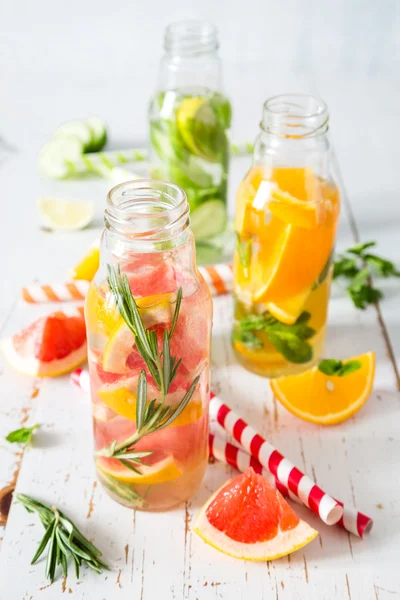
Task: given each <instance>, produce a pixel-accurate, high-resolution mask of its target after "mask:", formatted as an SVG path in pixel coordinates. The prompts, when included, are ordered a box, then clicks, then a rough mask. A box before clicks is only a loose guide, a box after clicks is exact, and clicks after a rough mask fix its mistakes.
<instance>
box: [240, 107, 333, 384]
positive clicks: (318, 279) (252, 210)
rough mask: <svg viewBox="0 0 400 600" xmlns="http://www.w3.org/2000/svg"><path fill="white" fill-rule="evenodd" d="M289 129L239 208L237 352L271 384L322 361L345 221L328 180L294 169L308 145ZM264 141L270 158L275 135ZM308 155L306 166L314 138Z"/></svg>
mask: <svg viewBox="0 0 400 600" xmlns="http://www.w3.org/2000/svg"><path fill="white" fill-rule="evenodd" d="M290 104H291V103H290ZM285 106H286V104H285ZM282 110H285V109H284V108H283V109H282ZM298 110H299V111H300V110H301V109H300V108H298ZM303 118H304V117H303ZM289 123H290V121H289ZM266 127H268V125H267V126H266ZM272 127H273V125H272ZM275 127H276V125H275ZM289 127H290V125H289V126H287V129H288V131H289V133H287V136H288V137H285V136H282V137H283V139H278V142H277V144H276V147H275V154H274V157H275V158H274V160H273V161H271V160H269V159H268V157H267V158H266V159H265V161H263V160H262V157H260V156H258V161H257V162H258V163H261V164H256V165H255V166H253V167H252V168H251V169H250V171H249V172H248V173H247V175H246V176H245V178H244V180H243V182H242V183H241V185H240V187H239V190H238V194H237V204H236V233H237V247H236V252H235V257H234V302H235V309H234V327H233V347H234V350H235V353H236V356H237V357H238V359H239V361H240V362H241V363H242V364H243V365H244V366H245V367H246V368H248V369H249V370H251V371H254V372H256V373H258V374H260V375H264V376H267V377H276V376H280V375H286V374H289V373H294V372H298V371H301V370H305V369H307V368H309V367H310V366H311V365H313V364H314V363H315V362H316V361H317V360H318V358H319V356H320V355H321V352H322V349H323V344H324V338H325V328H326V320H327V311H328V300H329V292H330V283H331V278H332V267H331V263H332V255H333V248H334V242H335V235H336V228H337V222H338V217H339V204H340V203H339V193H338V189H337V187H336V185H335V184H334V182H333V181H332V180H331V179H330V178H329V176H327V177H322V176H321V175H320V173H319V172H318V171H319V169H317V168H316V167H315V166H314V165H312V164H311V165H310V166H299V167H298V166H291V165H290V162H291V161H293V162H301V161H300V160H299V156H297V161H294V150H293V148H294V149H295V150H296V152H297V153H299V152H300V151H301V146H302V141H303V142H304V140H302V136H300V137H298V132H297V131H296V136H295V137H293V134H292V132H291V130H290V129H289ZM262 135H264V136H265V137H266V138H267V140H265V139H264V140H263V145H262V147H263V148H264V151H265V145H266V143H268V140H269V143H271V144H272V138H273V137H274V132H273V131H269V130H268V134H267V133H266V132H263V134H262ZM275 135H277V134H275ZM319 135H321V134H319V133H316V134H315V137H316V138H317V137H318V136H319ZM317 141H319V140H314V142H315V143H316V142H317ZM297 144H298V145H299V146H297ZM282 145H283V146H284V147H283V148H282ZM288 145H289V146H290V151H289V150H288ZM259 146H260V144H259ZM279 148H280V152H281V155H279ZM317 148H318V146H317ZM320 151H321V150H320ZM256 152H257V145H256ZM303 152H304V154H305V156H304V162H306V163H307V162H308V161H307V157H308V153H309V152H310V139H309V137H308V136H307V148H303ZM315 153H316V150H315V149H314V152H313V158H314V160H315ZM285 156H286V160H284V158H285ZM277 157H278V158H277ZM263 162H264V164H262V163H263ZM310 162H311V163H312V161H311V160H310ZM275 163H277V164H275ZM285 163H288V164H285ZM319 164H320V163H318V162H317V166H318V165H319ZM324 164H326V161H324ZM281 165H282V166H281Z"/></svg>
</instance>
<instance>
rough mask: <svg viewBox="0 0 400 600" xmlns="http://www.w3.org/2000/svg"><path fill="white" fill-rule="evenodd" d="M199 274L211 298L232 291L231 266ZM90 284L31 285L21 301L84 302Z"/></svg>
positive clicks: (206, 268)
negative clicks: (206, 284)
mask: <svg viewBox="0 0 400 600" xmlns="http://www.w3.org/2000/svg"><path fill="white" fill-rule="evenodd" d="M199 271H200V273H201V274H202V275H203V277H204V279H205V280H206V282H207V283H208V285H209V287H210V290H211V293H212V295H213V296H220V295H222V294H228V293H229V292H231V291H232V280H233V273H232V265H225V264H217V265H207V266H204V267H199ZM89 285H90V282H89V281H86V280H84V279H75V280H74V281H67V282H66V283H51V284H36V283H35V284H32V285H28V286H26V287H23V288H22V290H21V296H22V299H23V300H24V301H25V302H28V303H29V304H42V303H45V302H69V301H76V300H80V301H82V300H84V299H85V295H86V292H87V290H88V289H89Z"/></svg>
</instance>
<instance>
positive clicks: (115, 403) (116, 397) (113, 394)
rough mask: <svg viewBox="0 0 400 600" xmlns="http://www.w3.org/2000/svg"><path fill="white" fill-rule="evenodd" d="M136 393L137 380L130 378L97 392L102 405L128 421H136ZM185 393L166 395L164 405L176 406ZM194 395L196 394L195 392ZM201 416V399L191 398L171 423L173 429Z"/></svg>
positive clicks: (179, 391)
mask: <svg viewBox="0 0 400 600" xmlns="http://www.w3.org/2000/svg"><path fill="white" fill-rule="evenodd" d="M136 392H137V378H132V379H130V380H129V381H125V384H124V385H123V386H121V384H111V385H107V386H104V388H100V389H99V390H98V392H97V394H98V396H99V398H100V399H101V400H102V401H103V402H104V404H105V405H106V406H107V407H108V408H111V410H113V411H114V412H115V413H117V414H118V415H120V416H121V417H125V419H129V420H130V421H136ZM185 393H186V391H185V390H183V389H178V390H177V391H176V392H174V393H172V394H168V396H167V398H166V405H167V404H170V405H172V406H175V405H176V406H177V405H178V403H179V402H180V400H181V399H182V398H183V396H184V395H185ZM195 395H196V392H195ZM202 415H203V406H202V403H201V399H199V400H196V399H195V398H192V399H191V400H190V402H189V404H188V405H187V406H186V407H185V409H184V410H183V411H182V412H181V414H180V415H179V416H178V418H177V419H175V421H174V422H173V426H174V427H179V426H182V425H188V424H190V423H194V421H197V420H198V419H200V418H201V417H202Z"/></svg>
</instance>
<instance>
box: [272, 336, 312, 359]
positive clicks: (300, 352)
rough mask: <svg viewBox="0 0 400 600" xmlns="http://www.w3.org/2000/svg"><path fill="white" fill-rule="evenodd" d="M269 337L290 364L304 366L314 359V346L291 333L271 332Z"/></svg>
mask: <svg viewBox="0 0 400 600" xmlns="http://www.w3.org/2000/svg"><path fill="white" fill-rule="evenodd" d="M267 336H268V340H269V341H270V342H271V344H272V345H273V346H275V348H276V349H277V350H278V352H280V354H282V356H284V357H285V358H286V360H288V361H289V362H292V363H296V364H303V363H306V362H309V361H310V360H311V359H312V357H313V349H312V346H311V345H310V344H309V343H308V342H306V341H304V340H302V339H300V338H299V337H298V336H297V335H295V334H294V333H291V332H290V331H269V332H267Z"/></svg>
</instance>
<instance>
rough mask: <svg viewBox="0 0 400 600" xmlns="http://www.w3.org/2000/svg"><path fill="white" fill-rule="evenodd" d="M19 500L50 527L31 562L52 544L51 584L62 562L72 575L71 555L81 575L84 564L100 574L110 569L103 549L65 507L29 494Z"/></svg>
mask: <svg viewBox="0 0 400 600" xmlns="http://www.w3.org/2000/svg"><path fill="white" fill-rule="evenodd" d="M16 500H17V501H18V502H20V503H21V504H23V506H25V508H26V510H27V511H28V512H36V513H37V515H38V516H39V519H40V520H41V522H42V525H43V527H44V528H45V530H46V531H45V534H44V536H43V538H42V541H41V542H40V544H39V547H38V549H37V550H36V552H35V555H34V557H33V558H32V562H31V564H32V565H34V564H35V563H36V562H37V561H38V559H39V558H40V557H41V556H42V554H43V552H44V551H45V549H46V547H48V552H47V560H46V568H45V576H46V578H47V579H50V581H51V583H53V581H54V580H55V574H56V569H57V566H58V565H60V566H61V569H62V573H63V575H64V577H66V576H67V575H68V560H69V559H70V558H72V560H73V561H74V564H75V573H76V576H77V577H79V569H80V566H81V565H82V563H84V564H86V565H87V566H88V567H90V568H91V569H93V571H96V573H101V572H102V570H103V569H108V566H107V565H106V564H105V563H104V562H103V561H102V560H101V559H100V556H102V553H101V552H100V550H99V549H98V548H96V546H94V545H93V544H92V543H91V542H89V540H88V539H86V538H85V536H84V535H82V533H81V532H80V531H79V530H78V529H77V528H76V527H75V525H74V524H73V522H72V521H71V520H70V519H69V518H68V517H67V516H66V515H65V514H64V513H63V512H61V510H59V509H58V508H56V507H55V506H49V505H48V504H45V503H44V502H41V501H40V500H37V499H35V498H32V496H26V495H25V494H17V496H16Z"/></svg>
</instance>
